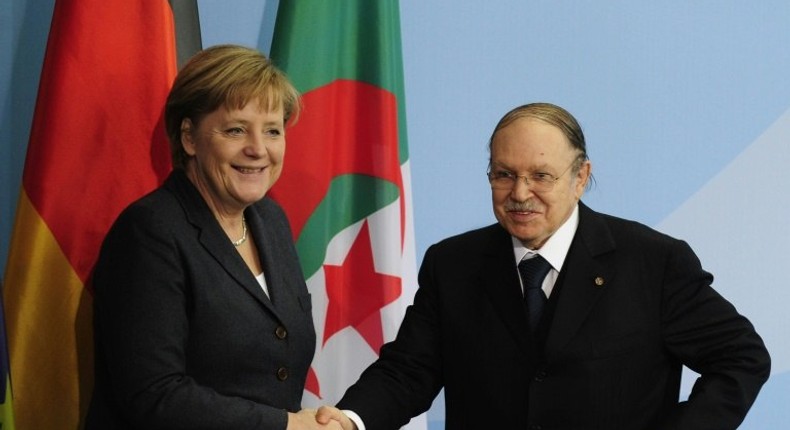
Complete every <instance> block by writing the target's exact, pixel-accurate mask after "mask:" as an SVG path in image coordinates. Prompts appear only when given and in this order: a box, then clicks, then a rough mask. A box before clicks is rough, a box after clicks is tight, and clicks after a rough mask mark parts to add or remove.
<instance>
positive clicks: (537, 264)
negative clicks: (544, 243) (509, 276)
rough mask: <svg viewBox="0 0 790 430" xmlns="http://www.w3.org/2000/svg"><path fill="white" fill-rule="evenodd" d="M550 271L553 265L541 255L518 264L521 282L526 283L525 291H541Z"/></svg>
mask: <svg viewBox="0 0 790 430" xmlns="http://www.w3.org/2000/svg"><path fill="white" fill-rule="evenodd" d="M549 270H551V264H549V262H548V261H546V259H545V258H543V257H541V256H540V254H538V255H536V256H534V257H532V258H529V259H527V260H521V262H519V263H518V271H519V272H520V273H521V282H523V283H524V289H525V290H530V289H536V288H537V289H539V288H540V287H541V285H542V284H543V278H545V277H546V274H548V273H549Z"/></svg>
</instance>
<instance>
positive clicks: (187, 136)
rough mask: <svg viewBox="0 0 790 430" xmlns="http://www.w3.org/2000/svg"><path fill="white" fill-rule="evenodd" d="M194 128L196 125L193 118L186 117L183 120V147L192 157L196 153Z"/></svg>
mask: <svg viewBox="0 0 790 430" xmlns="http://www.w3.org/2000/svg"><path fill="white" fill-rule="evenodd" d="M193 129H194V125H193V124H192V120H191V119H189V118H184V119H183V120H181V147H182V148H184V152H186V153H187V155H189V156H190V157H193V156H194V155H195V142H194V141H193V139H192V131H193Z"/></svg>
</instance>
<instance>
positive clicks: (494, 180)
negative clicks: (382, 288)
mask: <svg viewBox="0 0 790 430" xmlns="http://www.w3.org/2000/svg"><path fill="white" fill-rule="evenodd" d="M489 150H490V154H491V158H490V160H489V173H488V178H489V181H490V183H491V190H492V202H493V207H494V214H495V215H496V218H497V221H498V223H497V224H494V225H491V226H489V227H485V228H482V229H479V230H475V231H471V232H467V233H464V234H461V235H459V236H455V237H452V238H449V239H446V240H444V241H442V242H440V243H438V244H436V245H433V246H432V247H431V248H430V249H428V251H427V252H426V254H425V258H424V261H423V264H422V267H421V269H420V274H419V283H420V288H419V290H418V292H417V294H416V296H415V299H414V304H413V305H412V306H410V307H409V309H408V311H407V312H406V316H405V318H404V320H403V323H402V325H401V327H400V330H399V332H398V336H397V338H396V339H395V340H394V341H393V342H391V343H389V344H387V345H385V346H384V347H383V348H382V350H381V356H380V358H379V359H378V360H377V361H376V362H375V363H373V364H372V365H371V366H370V367H369V368H368V369H367V370H366V371H365V372H364V373H363V374H362V376H361V377H360V380H359V381H358V382H357V383H356V384H354V385H353V386H351V387H350V388H349V389H348V391H347V392H346V394H345V396H344V397H343V398H342V399H341V400H340V402H339V403H338V405H337V406H338V408H341V409H344V410H347V412H348V411H353V413H354V414H351V415H352V416H354V418H355V419H356V420H357V425H358V426H360V427H362V426H363V425H364V427H365V428H366V429H367V430H380V429H396V428H398V427H400V426H401V425H403V424H405V423H406V422H408V421H409V419H410V418H411V417H413V416H416V415H418V414H420V413H422V412H424V411H425V410H427V409H428V408H429V407H430V405H431V402H432V401H433V399H434V397H435V396H436V395H437V394H438V393H439V391H440V390H441V389H442V388H444V390H445V407H446V428H447V429H466V428H469V429H487V428H507V429H527V428H531V429H577V430H578V429H608V430H612V429H623V430H641V429H645V430H648V429H689V430H691V429H693V430H701V429H735V428H736V427H737V426H738V425H739V424H740V423H741V421H742V420H743V418H744V416H745V415H746V412H747V411H748V410H749V408H750V406H751V405H752V403H753V401H754V399H755V397H756V396H757V393H758V392H759V390H760V387H761V386H762V385H763V383H764V382H765V381H766V380H767V378H768V375H769V371H770V358H769V356H768V352H767V351H766V349H765V346H764V344H763V342H762V340H761V338H760V337H759V336H758V335H757V333H755V331H754V328H753V326H752V324H751V323H750V322H749V321H748V320H747V319H746V318H744V317H743V316H741V315H739V314H738V313H737V311H736V310H735V308H734V307H733V306H732V305H731V304H730V303H729V302H728V301H726V300H725V299H724V298H722V297H721V296H720V295H719V294H718V293H716V292H715V291H714V290H713V289H712V288H711V287H710V284H711V282H712V281H713V277H712V276H711V274H709V273H707V272H705V271H704V270H703V269H702V268H701V266H700V262H699V260H698V259H697V257H696V255H695V254H694V253H693V251H692V250H691V249H690V248H689V246H688V245H687V244H686V243H685V242H683V241H680V240H676V239H673V238H671V237H669V236H666V235H664V234H661V233H659V232H656V231H654V230H652V229H650V228H648V227H645V226H643V225H641V224H638V223H636V222H632V221H627V220H623V219H619V218H615V217H612V216H609V215H604V214H600V213H597V212H594V211H593V210H591V209H590V208H588V207H587V206H585V205H584V204H583V203H581V201H580V198H581V196H582V194H583V192H584V190H585V188H586V187H587V185H588V181H589V180H590V174H591V163H590V161H589V160H588V157H587V151H586V145H585V141H584V135H583V133H582V130H581V128H580V126H579V124H578V123H577V122H576V120H575V119H574V118H573V117H572V116H571V115H570V114H569V113H568V112H567V111H565V110H564V109H562V108H560V107H558V106H554V105H551V104H544V103H536V104H530V105H525V106H521V107H518V108H516V109H514V110H512V111H510V112H509V113H507V114H506V115H505V116H504V117H503V118H502V119H501V120H500V122H499V123H498V124H497V126H496V128H495V129H494V133H493V135H492V136H491V140H490V142H489ZM532 259H534V261H533V262H532V263H522V262H521V261H522V260H532ZM533 263H537V265H538V266H541V265H542V266H544V270H542V271H541V270H539V269H535V268H534V267H533V268H532V269H527V268H523V267H524V266H527V265H531V264H533ZM546 271H547V272H548V273H547V274H545V278H544V274H543V273H545V272H546ZM535 272H539V273H538V274H535ZM540 272H543V273H540ZM535 278H537V280H536V281H535ZM533 282H536V284H535V285H536V286H535V287H533V288H530V285H531V284H533ZM682 365H686V366H688V367H689V368H691V369H693V370H695V371H696V372H698V373H700V375H701V376H700V378H699V379H698V380H697V382H696V384H695V385H694V388H693V390H692V393H691V395H690V397H689V399H688V401H683V402H679V401H678V396H679V389H680V377H681V368H682ZM330 417H331V418H335V419H339V420H341V421H342V423H343V424H344V427H345V428H353V426H352V424H351V422H350V421H349V420H348V419H347V418H346V417H345V416H343V415H342V414H341V413H340V411H339V410H338V409H335V408H329V407H324V408H322V409H321V410H319V413H318V416H317V419H318V420H319V421H326V420H327V419H329V418H330Z"/></svg>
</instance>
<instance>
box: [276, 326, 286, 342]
mask: <svg viewBox="0 0 790 430" xmlns="http://www.w3.org/2000/svg"><path fill="white" fill-rule="evenodd" d="M274 335H275V336H277V339H280V340H282V339H285V338H286V337H288V331H287V330H286V329H285V327H283V326H278V327H277V330H275V331H274Z"/></svg>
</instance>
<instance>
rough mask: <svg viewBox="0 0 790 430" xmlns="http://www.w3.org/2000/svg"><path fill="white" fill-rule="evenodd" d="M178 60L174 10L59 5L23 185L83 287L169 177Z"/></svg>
mask: <svg viewBox="0 0 790 430" xmlns="http://www.w3.org/2000/svg"><path fill="white" fill-rule="evenodd" d="M175 58H176V56H175V39H174V30H173V17H172V12H171V11H170V8H169V5H168V3H167V2H166V1H163V0H160V1H143V2H130V1H125V0H115V1H107V0H81V1H79V2H74V1H66V2H63V1H58V2H57V3H56V5H55V12H54V15H53V18H52V27H51V29H50V34H49V42H48V45H47V53H46V57H45V60H44V67H43V70H42V73H41V83H40V85H39V93H38V100H37V102H36V110H35V115H34V119H33V126H32V131H31V134H30V144H29V146H28V152H27V159H26V162H25V170H24V176H23V186H24V188H25V190H26V191H27V193H28V196H29V197H30V200H31V202H32V203H33V206H35V207H36V209H37V211H38V212H39V213H40V214H41V216H42V217H43V218H44V220H45V222H46V223H47V225H48V226H49V228H50V229H51V230H52V232H53V234H54V235H55V237H56V239H57V241H58V243H59V244H60V246H61V248H62V249H63V251H64V253H65V254H66V256H67V258H68V259H69V261H70V263H71V265H72V266H73V267H74V269H75V271H76V272H77V274H78V275H79V277H80V279H82V280H83V282H84V281H86V280H87V278H88V274H89V272H90V269H91V267H92V265H93V263H94V262H95V260H96V256H97V253H98V248H99V244H100V243H101V240H102V239H103V237H104V234H105V232H106V231H107V229H108V228H109V226H110V225H111V224H112V222H113V221H114V219H115V217H116V216H117V215H118V213H119V212H120V210H121V209H123V207H125V206H126V205H127V204H128V203H129V202H130V201H131V200H133V199H134V198H136V197H139V196H140V195H141V194H143V193H144V192H146V191H148V190H151V189H153V188H154V187H155V186H156V185H157V184H158V183H159V182H161V180H163V179H164V177H165V176H166V174H167V172H168V171H169V170H170V162H169V160H170V158H169V149H168V145H167V140H166V136H165V133H164V129H163V127H162V122H161V116H162V111H163V106H164V100H165V99H166V97H167V92H168V90H169V88H170V85H171V83H172V80H173V78H174V77H175V73H176V60H175Z"/></svg>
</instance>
